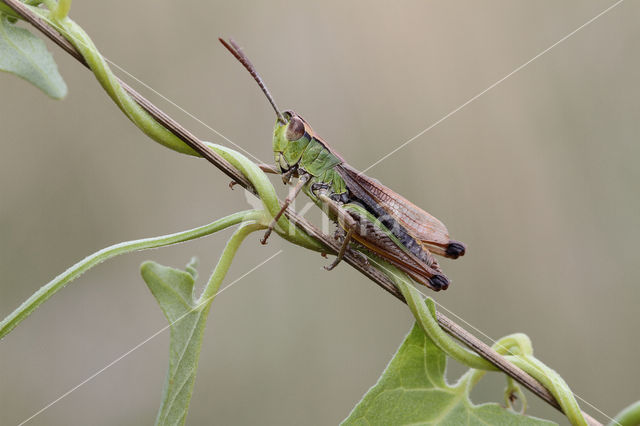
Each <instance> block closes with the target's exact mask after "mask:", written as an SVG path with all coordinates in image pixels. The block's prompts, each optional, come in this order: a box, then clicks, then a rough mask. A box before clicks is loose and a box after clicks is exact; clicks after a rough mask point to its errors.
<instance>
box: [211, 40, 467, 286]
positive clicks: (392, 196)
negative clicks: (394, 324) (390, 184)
mask: <svg viewBox="0 0 640 426" xmlns="http://www.w3.org/2000/svg"><path fill="white" fill-rule="evenodd" d="M219 40H220V42H221V43H222V44H223V45H224V46H225V47H226V48H227V49H228V50H229V51H230V52H231V54H233V56H235V58H236V59H237V60H238V61H239V62H240V63H241V64H242V65H243V66H244V67H245V68H246V69H247V71H249V73H250V74H251V76H252V77H253V78H254V80H255V81H256V82H257V83H258V85H259V86H260V88H261V89H262V92H263V93H264V94H265V96H266V97H267V99H268V100H269V103H270V104H271V106H272V107H273V109H274V110H275V112H276V124H275V127H274V130H273V153H274V156H275V161H276V168H275V169H274V168H273V167H271V166H269V165H261V168H262V169H263V170H264V171H266V172H269V173H279V174H281V175H282V180H283V182H284V183H285V184H286V185H288V184H290V182H291V180H292V179H293V178H297V179H298V182H297V183H296V185H295V186H293V187H292V188H291V190H290V192H289V195H288V196H287V198H286V199H285V201H284V203H283V205H282V209H281V210H280V211H279V212H278V214H277V215H276V216H275V217H274V218H273V221H272V222H271V224H270V226H269V228H268V229H267V231H266V232H265V235H264V237H263V238H262V240H261V241H262V243H263V244H266V242H267V239H268V238H269V235H270V234H271V231H272V230H273V228H274V226H275V225H276V222H277V221H278V219H279V218H280V216H282V214H283V213H284V212H285V210H286V209H287V208H288V207H289V205H290V204H291V203H292V202H293V200H294V199H295V198H296V197H297V195H298V194H299V193H300V192H301V191H303V192H304V193H305V194H306V195H307V196H309V197H310V198H311V200H312V201H313V202H314V203H315V204H316V205H318V206H319V207H321V208H322V210H323V211H324V212H325V213H327V214H328V216H329V217H330V219H331V220H333V221H334V222H336V223H337V224H338V225H339V234H338V235H337V238H339V239H342V245H341V248H340V251H339V252H338V254H337V256H336V259H335V260H334V262H333V263H331V264H330V265H329V266H325V268H326V269H327V270H331V269H333V268H335V267H336V265H338V263H340V261H341V260H342V258H343V256H344V254H345V252H346V250H347V249H348V248H349V247H350V244H351V243H353V242H355V243H356V247H357V248H358V249H360V250H363V249H364V250H365V251H369V252H370V253H373V254H375V255H378V256H380V257H382V258H384V259H386V260H388V261H389V262H391V263H392V264H394V265H395V266H397V267H398V268H400V269H401V270H402V271H404V272H406V273H407V274H409V275H410V276H411V277H412V278H413V279H414V280H416V281H417V282H419V283H421V284H424V285H426V286H428V287H430V288H431V289H433V290H436V291H439V290H444V289H446V288H447V287H448V286H449V279H448V278H447V277H446V276H445V275H444V273H443V272H442V269H441V268H440V265H439V264H438V262H437V260H436V259H435V257H434V256H433V254H432V252H433V253H435V254H438V255H441V256H444V257H448V258H451V259H456V258H458V257H459V256H462V255H464V253H465V251H466V247H465V245H464V244H463V243H461V242H458V241H454V240H451V239H449V233H448V231H447V228H446V227H445V226H444V224H443V223H442V222H440V221H439V220H438V219H436V218H435V217H433V216H431V215H430V214H429V213H427V212H425V211H424V210H422V209H420V208H419V207H417V206H416V205H414V204H413V203H411V202H410V201H409V200H407V199H406V198H404V197H402V196H401V195H399V194H397V193H395V192H394V191H392V190H391V189H389V188H387V187H386V186H384V185H382V184H381V183H380V182H378V181H377V180H375V179H372V178H370V177H368V176H366V175H364V174H362V173H360V172H358V171H357V170H356V169H354V168H353V167H351V166H350V165H349V164H347V163H346V162H345V161H344V159H343V158H342V157H341V156H340V155H339V154H338V153H337V152H336V151H335V150H334V149H333V148H331V147H330V146H329V144H327V143H326V142H325V141H323V140H322V139H321V138H320V137H319V136H318V135H316V133H315V132H314V131H313V129H312V128H311V126H309V124H308V123H307V122H306V121H305V120H304V119H303V118H302V117H300V116H299V115H298V114H296V113H295V112H293V111H290V110H288V111H283V112H280V110H279V109H278V107H277V105H276V103H275V101H274V99H273V97H272V96H271V93H270V92H269V90H268V89H267V86H266V85H265V84H264V82H263V81H262V78H261V77H260V76H259V75H258V73H257V72H256V69H255V67H254V66H253V64H252V63H251V61H249V59H248V58H247V57H246V56H245V54H244V52H243V51H242V50H241V49H240V47H239V46H238V45H237V44H236V43H234V41H233V40H230V41H229V42H227V41H225V40H223V39H219Z"/></svg>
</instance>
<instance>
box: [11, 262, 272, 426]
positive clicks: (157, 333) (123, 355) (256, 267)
mask: <svg viewBox="0 0 640 426" xmlns="http://www.w3.org/2000/svg"><path fill="white" fill-rule="evenodd" d="M280 253H282V250H280V251H278V252H276V253H275V254H274V255H272V256H270V257H269V258H267V259H265V260H263V261H262V262H260V263H259V264H258V265H256V266H254V267H253V268H251V269H250V270H249V271H247V272H245V273H244V274H243V275H241V276H240V277H238V278H236V279H235V280H234V281H233V282H231V283H230V284H229V285H227V286H226V287H224V288H223V289H222V290H220V291H218V292H217V293H216V294H214V295H213V296H211V297H209V298H207V299H205V300H204V301H202V302H200V303H199V304H198V305H196V307H195V308H192V309H191V310H189V311H187V312H186V313H184V314H183V315H182V316H180V317H179V318H178V319H176V320H175V321H173V322H172V323H170V324H168V325H166V326H164V327H162V328H161V329H160V330H158V331H156V332H155V333H153V334H152V335H151V336H149V337H147V338H146V339H145V340H143V341H142V342H140V343H138V344H137V345H136V346H134V347H133V348H131V349H129V350H128V351H127V352H125V353H124V354H122V355H120V356H119V357H118V358H116V359H115V360H113V361H111V362H110V363H109V364H107V365H106V366H104V367H103V368H101V369H100V370H98V371H96V372H95V373H93V374H92V375H91V376H89V377H88V378H86V379H85V380H83V381H82V382H80V383H79V384H77V385H76V386H74V387H72V388H71V389H69V390H68V391H66V392H65V393H63V394H62V395H61V396H59V397H58V398H56V399H55V400H53V401H52V402H50V403H49V404H47V405H45V406H44V407H43V408H41V409H40V410H38V411H37V412H36V413H34V414H32V415H31V417H29V418H27V419H26V420H23V421H22V422H20V424H19V425H18V426H22V425H24V424H25V423H27V422H29V421H31V420H32V419H33V418H34V417H36V416H38V415H39V414H41V413H42V412H44V411H45V410H47V409H48V408H50V407H52V406H53V405H55V404H56V403H57V402H59V401H61V400H62V399H64V398H65V397H67V396H68V395H70V394H71V393H73V392H74V391H75V390H76V389H78V388H79V387H81V386H82V385H84V384H86V383H88V382H90V381H91V380H93V379H94V378H96V377H97V376H98V375H100V374H101V373H102V372H104V371H105V370H107V369H108V368H109V367H111V366H113V365H114V364H117V363H118V362H119V361H121V360H122V359H124V358H125V357H127V356H128V355H129V354H131V353H132V352H135V351H136V350H137V349H138V348H140V347H141V346H143V345H144V344H145V343H147V342H149V341H150V340H152V339H153V338H154V337H156V336H157V335H159V334H161V333H162V332H164V331H166V330H167V329H169V328H170V327H171V326H172V325H174V324H175V323H177V322H178V321H180V320H181V319H183V318H184V317H186V316H187V315H189V314H190V313H192V312H195V311H196V310H197V309H198V308H200V307H201V306H203V305H205V304H206V303H209V301H211V300H212V299H213V298H215V297H217V296H218V295H220V294H222V292H224V291H225V290H226V289H228V288H229V287H231V286H232V285H234V284H235V283H237V282H238V281H240V280H241V279H243V278H244V277H246V276H247V275H249V274H250V273H252V272H253V271H255V270H256V269H258V268H260V267H261V266H263V265H264V264H265V263H267V262H269V261H270V260H271V259H273V258H274V257H276V256H277V255H279V254H280Z"/></svg>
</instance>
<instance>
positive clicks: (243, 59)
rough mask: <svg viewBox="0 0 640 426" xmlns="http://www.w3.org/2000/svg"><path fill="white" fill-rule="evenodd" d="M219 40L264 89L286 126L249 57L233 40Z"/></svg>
mask: <svg viewBox="0 0 640 426" xmlns="http://www.w3.org/2000/svg"><path fill="white" fill-rule="evenodd" d="M218 40H220V43H222V45H223V46H224V47H226V48H227V50H228V51H229V52H231V54H232V55H233V56H235V58H236V59H237V60H238V61H239V62H240V63H241V64H242V65H243V66H244V67H245V68H246V69H247V71H249V74H251V76H252V77H253V79H254V80H255V81H256V83H258V86H260V89H262V93H264V95H265V96H266V97H267V99H268V100H269V103H270V104H271V106H272V107H273V109H274V111H275V112H276V117H277V118H278V121H279V122H281V123H282V124H286V120H285V119H284V117H283V116H282V113H281V112H280V110H279V109H278V106H277V105H276V101H274V100H273V96H271V93H270V92H269V89H267V85H266V84H264V81H262V77H260V75H259V74H258V72H257V71H256V67H254V66H253V64H252V63H251V61H250V60H249V58H247V56H246V55H245V54H244V52H243V51H242V49H241V48H240V46H238V45H237V44H236V42H235V41H233V39H231V38H230V39H229V42H227V41H226V40H224V39H222V38H218Z"/></svg>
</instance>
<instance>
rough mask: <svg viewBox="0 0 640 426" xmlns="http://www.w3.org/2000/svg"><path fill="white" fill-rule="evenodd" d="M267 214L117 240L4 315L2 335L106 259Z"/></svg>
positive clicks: (246, 214)
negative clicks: (160, 234)
mask: <svg viewBox="0 0 640 426" xmlns="http://www.w3.org/2000/svg"><path fill="white" fill-rule="evenodd" d="M264 218H265V214H264V212H263V211H260V210H246V211H242V212H238V213H234V214H232V215H229V216H227V217H224V218H222V219H219V220H216V221H215V222H212V223H210V224H208V225H205V226H201V227H198V228H194V229H189V230H187V231H182V232H177V233H175V234H170V235H163V236H160V237H153V238H145V239H141V240H134V241H127V242H123V243H118V244H114V245H112V246H109V247H106V248H104V249H102V250H100V251H97V252H95V253H93V254H91V255H89V256H87V257H85V258H84V259H82V260H81V261H79V262H78V263H76V264H75V265H73V266H71V267H70V268H69V269H67V270H66V271H64V272H63V273H62V274H60V275H58V276H57V277H55V278H54V279H53V280H51V281H50V282H48V283H47V284H45V285H44V286H43V287H41V288H40V289H39V290H38V291H36V292H35V293H34V294H33V295H32V296H31V297H29V298H28V299H27V300H26V301H25V302H24V303H22V305H20V306H19V307H18V308H17V309H16V310H15V311H13V312H12V313H11V314H9V315H8V316H7V317H6V318H5V319H3V320H2V322H0V339H1V338H3V337H4V336H6V335H7V334H8V333H9V332H10V331H11V330H13V329H14V328H15V327H16V326H17V325H18V324H19V323H20V322H22V321H23V320H24V319H25V318H27V317H28V316H29V315H30V314H31V312H33V311H34V310H35V309H36V308H37V307H38V306H39V305H40V304H41V303H43V302H44V301H46V300H47V299H49V298H50V297H51V296H53V295H54V294H55V293H56V292H58V291H59V290H60V289H62V288H63V287H64V286H65V285H67V284H68V283H70V282H71V281H73V280H74V279H76V278H78V277H79V276H80V275H82V274H83V273H84V272H86V271H87V270H89V269H91V268H92V267H94V266H96V265H98V264H100V263H102V262H104V261H105V260H107V259H110V258H112V257H115V256H118V255H120V254H125V253H130V252H133V251H139V250H146V249H151V248H156V247H163V246H168V245H171V244H176V243H181V242H184V241H189V240H193V239H195V238H200V237H204V236H206V235H210V234H213V233H214V232H218V231H220V230H222V229H225V228H228V227H230V226H233V225H236V224H238V223H241V222H245V221H256V220H262V221H264Z"/></svg>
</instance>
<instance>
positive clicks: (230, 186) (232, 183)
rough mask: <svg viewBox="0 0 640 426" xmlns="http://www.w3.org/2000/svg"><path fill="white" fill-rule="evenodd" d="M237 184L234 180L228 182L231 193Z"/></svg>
mask: <svg viewBox="0 0 640 426" xmlns="http://www.w3.org/2000/svg"><path fill="white" fill-rule="evenodd" d="M237 184H238V182H236V181H235V180H232V181H231V182H229V189H230V190H232V191H233V187H234V186H236V185H237Z"/></svg>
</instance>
